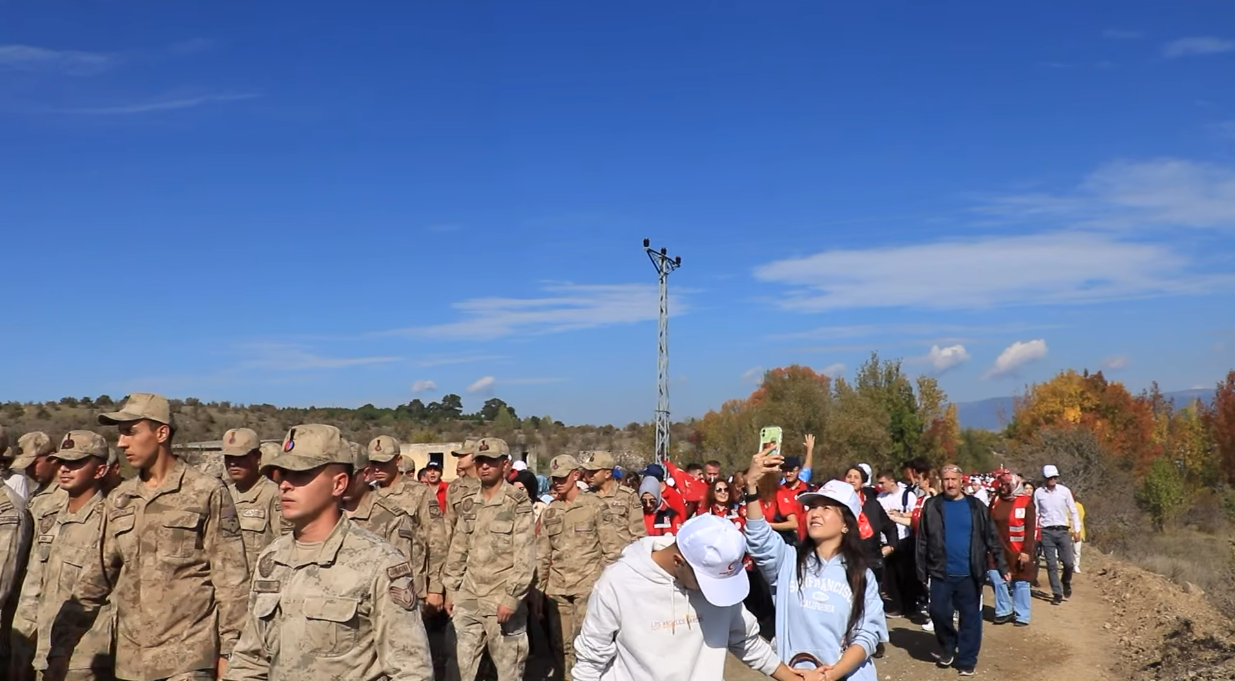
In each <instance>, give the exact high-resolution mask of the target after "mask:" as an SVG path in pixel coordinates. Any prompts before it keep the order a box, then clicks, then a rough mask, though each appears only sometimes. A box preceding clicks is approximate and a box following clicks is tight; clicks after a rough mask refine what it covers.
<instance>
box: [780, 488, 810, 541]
mask: <svg viewBox="0 0 1235 681" xmlns="http://www.w3.org/2000/svg"><path fill="white" fill-rule="evenodd" d="M794 482H795V483H797V484H796V485H795V486H794V487H789V485H788V483H784V482H782V483H781V485H780V487H779V488H777V490H776V501H777V506H779V508H780V513H781V515H782V516H784V517H785V518H788V517H789V514H791V513H792V514H795V515H797V517H798V540H799V541H800V540H802V539H805V538H806V509H804V508H802V504H799V503H798V495H799V494H801V493H802V492H805V491H807V487H806V483H804V482H802V481H801V480H795V481H794Z"/></svg>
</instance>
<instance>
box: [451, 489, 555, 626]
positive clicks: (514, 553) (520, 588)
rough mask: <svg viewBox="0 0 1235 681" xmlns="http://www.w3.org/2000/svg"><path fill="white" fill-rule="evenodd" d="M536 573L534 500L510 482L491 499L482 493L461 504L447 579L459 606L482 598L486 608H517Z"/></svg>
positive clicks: (468, 498)
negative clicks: (466, 601)
mask: <svg viewBox="0 0 1235 681" xmlns="http://www.w3.org/2000/svg"><path fill="white" fill-rule="evenodd" d="M535 569H536V534H535V528H534V527H533V520H532V502H530V501H528V498H527V495H526V494H524V493H523V492H522V491H520V490H519V489H518V488H516V487H514V486H513V485H511V484H510V483H508V482H506V481H505V480H503V481H501V482H500V483H498V487H497V489H496V490H495V491H494V493H493V497H492V498H491V499H488V500H486V499H485V497H484V490H483V489H480V490H477V492H476V494H474V495H472V496H469V497H467V498H465V499H464V500H463V502H462V503H461V504H459V522H458V524H457V525H456V526H455V533H454V537H453V538H452V539H451V540H450V554H449V555H448V557H447V558H446V568H445V573H444V575H443V581H444V582H445V584H446V591H447V593H449V594H451V595H452V596H451V600H453V601H455V602H456V603H457V602H459V601H463V600H469V599H476V600H478V601H479V602H480V604H481V605H482V606H483V607H482V610H487V609H489V608H492V609H493V610H495V611H496V609H497V606H499V605H503V606H506V607H507V608H509V609H510V610H512V611H513V610H517V609H518V608H519V605H520V604H521V603H522V602H523V599H524V598H525V597H526V596H527V592H528V589H529V588H530V587H531V586H532V576H533V573H534V571H535Z"/></svg>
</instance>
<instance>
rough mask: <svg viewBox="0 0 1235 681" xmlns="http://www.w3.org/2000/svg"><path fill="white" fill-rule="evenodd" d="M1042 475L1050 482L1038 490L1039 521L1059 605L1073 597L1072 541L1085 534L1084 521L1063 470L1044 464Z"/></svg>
mask: <svg viewBox="0 0 1235 681" xmlns="http://www.w3.org/2000/svg"><path fill="white" fill-rule="evenodd" d="M1042 477H1043V478H1045V479H1046V483H1045V484H1043V485H1042V486H1041V487H1039V488H1038V489H1037V490H1035V491H1034V493H1033V501H1034V504H1035V505H1036V506H1037V507H1038V509H1037V510H1038V524H1039V525H1041V526H1042V552H1043V553H1044V554H1045V555H1046V575H1047V577H1048V578H1049V579H1050V580H1051V594H1052V595H1053V599H1052V600H1051V604H1052V605H1059V604H1060V603H1062V602H1063V601H1066V600H1068V599H1069V598H1071V597H1072V572H1073V570H1074V569H1075V565H1076V564H1075V563H1074V562H1073V554H1072V542H1073V541H1076V540H1077V539H1080V537H1081V520H1080V515H1079V514H1078V512H1077V510H1076V501H1075V500H1074V499H1073V498H1072V490H1070V489H1068V488H1067V487H1064V486H1063V485H1061V484H1059V469H1058V468H1056V467H1055V466H1053V465H1050V464H1047V465H1045V466H1043V467H1042ZM1060 562H1062V563H1063V577H1062V579H1061V578H1060V574H1059V563H1060Z"/></svg>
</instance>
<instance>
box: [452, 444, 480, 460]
mask: <svg viewBox="0 0 1235 681" xmlns="http://www.w3.org/2000/svg"><path fill="white" fill-rule="evenodd" d="M475 453H476V441H475V440H464V441H463V446H461V447H459V448H458V449H455V450H451V452H450V455H451V456H467V455H468V454H475Z"/></svg>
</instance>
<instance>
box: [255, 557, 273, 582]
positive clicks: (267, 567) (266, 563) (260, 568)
mask: <svg viewBox="0 0 1235 681" xmlns="http://www.w3.org/2000/svg"><path fill="white" fill-rule="evenodd" d="M273 572H274V554H273V553H266V554H263V555H262V557H261V558H260V559H258V561H257V574H259V575H261V576H262V577H269V576H270V575H271V574H272V573H273Z"/></svg>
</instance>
